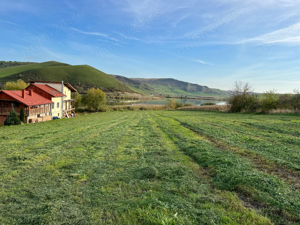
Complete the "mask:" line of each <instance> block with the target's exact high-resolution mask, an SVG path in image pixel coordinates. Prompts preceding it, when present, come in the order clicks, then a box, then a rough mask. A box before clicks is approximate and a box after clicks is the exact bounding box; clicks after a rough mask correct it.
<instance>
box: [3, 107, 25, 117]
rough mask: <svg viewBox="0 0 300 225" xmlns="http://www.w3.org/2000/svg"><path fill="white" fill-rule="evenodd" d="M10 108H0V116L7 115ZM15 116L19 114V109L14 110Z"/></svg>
mask: <svg viewBox="0 0 300 225" xmlns="http://www.w3.org/2000/svg"><path fill="white" fill-rule="evenodd" d="M11 109H12V108H2V107H0V115H9V113H10V111H11ZM14 110H15V111H16V113H17V114H20V111H21V109H15V108H14Z"/></svg>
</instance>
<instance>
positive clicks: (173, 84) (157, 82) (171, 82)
mask: <svg viewBox="0 0 300 225" xmlns="http://www.w3.org/2000/svg"><path fill="white" fill-rule="evenodd" d="M133 80H137V81H140V82H143V83H145V84H147V85H148V86H150V87H151V88H153V89H154V90H155V92H156V93H161V94H167V95H184V96H185V95H187V96H222V97H224V96H225V95H226V92H224V91H222V90H218V89H212V88H209V87H206V86H201V85H198V84H191V83H188V82H184V81H178V80H175V79H133Z"/></svg>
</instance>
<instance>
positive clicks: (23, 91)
mask: <svg viewBox="0 0 300 225" xmlns="http://www.w3.org/2000/svg"><path fill="white" fill-rule="evenodd" d="M25 94H26V90H25V89H23V90H22V98H24V99H25V97H26V96H25Z"/></svg>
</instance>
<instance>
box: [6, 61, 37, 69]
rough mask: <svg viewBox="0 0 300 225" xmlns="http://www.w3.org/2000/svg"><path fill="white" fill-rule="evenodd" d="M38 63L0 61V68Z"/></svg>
mask: <svg viewBox="0 0 300 225" xmlns="http://www.w3.org/2000/svg"><path fill="white" fill-rule="evenodd" d="M28 64H36V63H34V62H17V61H0V68H6V67H12V66H22V65H28Z"/></svg>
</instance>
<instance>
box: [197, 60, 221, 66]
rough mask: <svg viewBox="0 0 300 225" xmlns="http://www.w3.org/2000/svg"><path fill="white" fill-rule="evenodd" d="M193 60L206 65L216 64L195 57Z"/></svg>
mask: <svg viewBox="0 0 300 225" xmlns="http://www.w3.org/2000/svg"><path fill="white" fill-rule="evenodd" d="M192 61H194V62H198V63H201V64H204V65H209V66H215V65H214V64H211V63H208V62H204V61H202V60H198V59H193V60H192Z"/></svg>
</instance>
